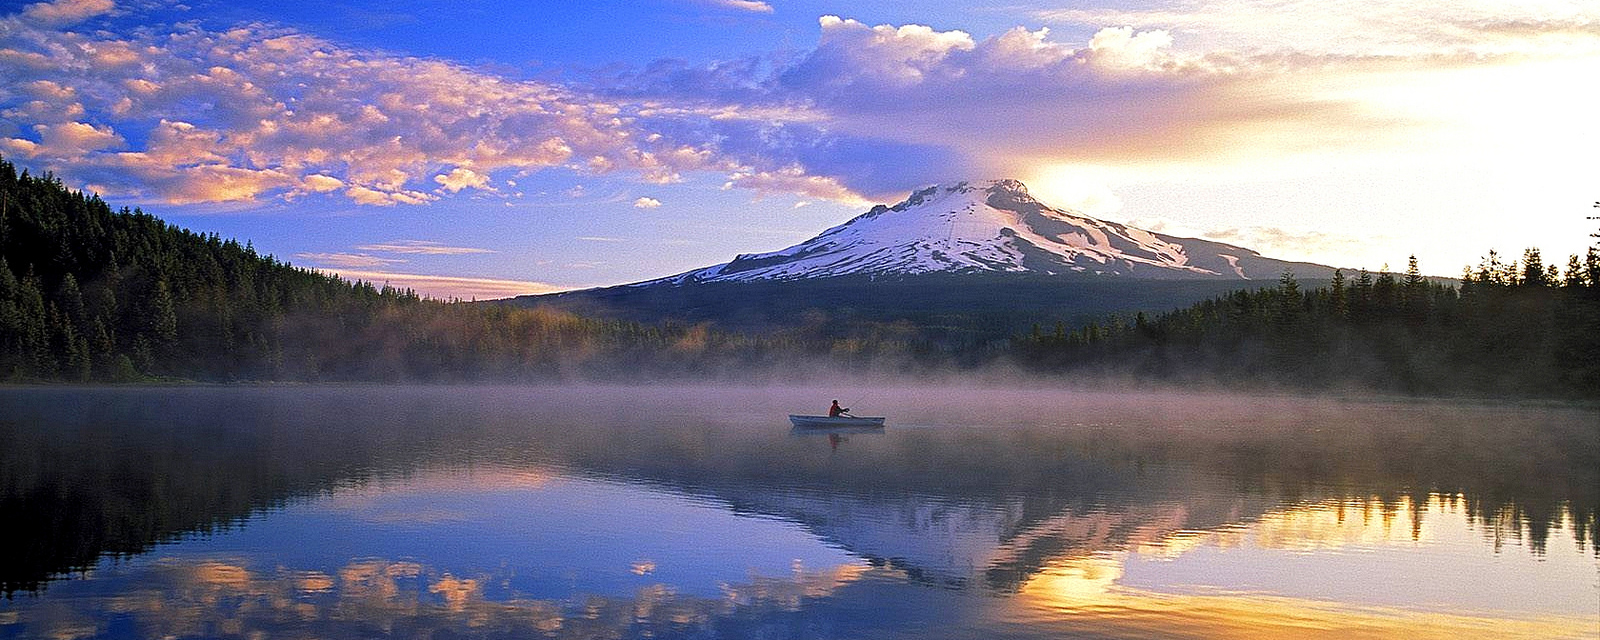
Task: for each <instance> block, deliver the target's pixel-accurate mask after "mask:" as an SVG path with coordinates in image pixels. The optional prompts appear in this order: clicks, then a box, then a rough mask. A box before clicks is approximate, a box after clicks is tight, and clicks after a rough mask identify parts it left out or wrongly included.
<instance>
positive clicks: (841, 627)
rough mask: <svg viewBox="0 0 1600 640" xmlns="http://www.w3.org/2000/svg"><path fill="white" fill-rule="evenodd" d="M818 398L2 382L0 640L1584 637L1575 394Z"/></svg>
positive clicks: (1592, 439)
mask: <svg viewBox="0 0 1600 640" xmlns="http://www.w3.org/2000/svg"><path fill="white" fill-rule="evenodd" d="M816 395H823V396H825V395H828V394H827V393H815V392H809V391H806V390H797V391H793V392H787V391H776V390H743V391H739V392H737V393H735V392H730V391H727V390H709V391H705V390H684V389H627V390H618V389H442V388H422V389H401V388H355V389H323V388H305V389H203V388H185V389H162V390H136V389H111V390H62V389H29V390H10V391H6V392H5V393H4V394H0V522H6V523H15V524H14V525H12V526H8V527H6V529H5V531H4V534H3V535H4V536H5V538H4V539H3V540H0V544H3V545H4V546H3V548H4V549H6V550H8V551H7V552H6V553H0V583H3V587H4V589H5V590H6V591H7V593H8V594H11V593H12V592H14V591H19V590H20V591H22V592H24V593H23V594H21V595H16V596H14V597H15V598H16V599H14V600H11V601H9V602H5V603H0V637H9V636H27V637H31V636H44V635H49V636H56V637H90V636H97V635H99V636H113V637H160V636H167V635H176V636H184V635H199V636H215V635H235V634H238V635H250V634H252V633H266V634H269V635H282V634H289V635H308V636H317V637H343V636H353V635H371V634H372V633H382V634H394V635H424V634H432V633H434V632H449V633H455V634H463V635H471V636H502V635H548V636H557V637H571V636H589V635H607V636H619V635H620V636H630V637H632V636H644V635H657V636H660V635H667V636H673V635H724V636H743V635H750V634H765V635H770V636H778V637H819V636H822V637H829V636H849V635H862V634H869V633H870V634H880V633H886V632H889V631H893V632H894V633H907V634H911V635H923V636H927V635H936V636H945V637H972V636H984V635H996V634H1003V635H1013V636H1040V637H1049V636H1052V635H1060V634H1062V633H1071V634H1076V635H1107V636H1129V635H1133V636H1138V635H1189V636H1199V637H1214V636H1244V637H1248V636H1251V635H1261V636H1283V635H1301V634H1302V633H1303V634H1307V635H1315V633H1326V634H1328V635H1355V636H1359V635H1370V636H1383V635H1398V634H1399V633H1400V632H1401V631H1402V630H1406V629H1407V628H1408V627H1410V626H1413V625H1417V626H1423V627H1426V628H1427V632H1428V633H1435V632H1437V634H1438V635H1441V636H1442V635H1446V634H1453V635H1455V636H1456V637H1460V636H1462V635H1463V634H1464V635H1467V636H1472V635H1480V636H1491V635H1492V636H1516V635H1519V634H1520V635H1523V636H1526V637H1561V636H1562V635H1572V636H1575V637H1583V636H1585V635H1592V632H1593V631H1594V630H1595V629H1594V627H1595V622H1596V619H1597V618H1596V616H1600V603H1597V601H1596V598H1595V594H1596V589H1597V588H1600V586H1597V584H1596V575H1597V573H1596V571H1597V567H1600V564H1597V561H1596V557H1597V555H1600V554H1597V551H1596V545H1595V540H1594V534H1593V532H1594V524H1595V505H1596V493H1597V492H1600V454H1597V449H1600V442H1597V432H1596V429H1597V427H1596V425H1597V424H1600V421H1597V420H1596V419H1595V417H1596V416H1595V414H1594V412H1593V411H1592V410H1585V409H1559V408H1557V409H1504V408H1494V407H1459V406H1442V405H1413V404H1406V403H1394V404H1365V403H1340V402H1332V401H1310V400H1305V401H1302V400H1284V399H1240V398H1224V397H1205V396H1200V397H1195V396H1142V397H1117V396H1096V395H1082V394H1071V395H1068V394H1060V393H1038V394H1031V395H1030V394H1028V393H1016V392H1012V393H1005V394H993V395H985V394H983V393H979V392H967V393H964V394H962V395H961V397H960V402H959V403H957V402H954V401H952V400H950V399H949V398H950V397H951V394H948V393H941V392H939V391H937V390H935V391H932V392H919V391H914V390H910V391H906V392H905V393H904V395H903V397H899V398H898V399H897V400H895V401H894V402H895V403H897V404H890V405H889V406H887V407H886V410H887V411H886V412H891V413H892V414H893V415H896V416H905V418H904V420H903V422H902V421H900V420H897V427H896V428H892V429H888V430H883V431H879V432H876V433H862V434H824V435H822V436H813V435H805V434H794V433H790V432H789V431H788V429H787V428H786V426H778V425H781V424H782V423H781V418H782V416H783V415H784V414H785V413H786V412H787V410H788V409H789V408H790V407H793V406H805V404H804V401H805V399H806V398H809V397H812V396H816ZM619 396H623V397H627V398H628V402H626V403H619V402H618V401H616V398H617V397H619ZM880 404H888V401H882V402H880ZM773 417H777V418H779V419H778V420H776V421H775V420H773V419H772V418H773ZM774 423H776V424H774ZM768 425H771V426H768ZM829 435H834V436H837V439H834V438H832V437H828V436H829ZM106 556H111V557H113V558H120V559H119V560H105V559H103V558H105V557H106ZM84 571H87V572H88V573H87V577H88V579H87V580H71V581H65V582H61V581H58V582H51V581H52V580H60V579H61V578H62V577H64V576H70V575H75V574H78V573H79V572H84ZM47 585H48V589H46V590H45V591H44V592H43V594H42V595H27V594H28V593H32V592H34V591H36V590H38V589H41V588H44V587H45V586H47ZM992 596H1000V597H998V598H996V597H992ZM1489 624H1494V625H1499V627H1495V628H1496V629H1499V631H1500V632H1496V633H1490V632H1489V629H1490V628H1491V627H1489V626H1485V625H1489ZM119 625H122V626H119ZM1340 632H1344V633H1342V634H1341V633H1340ZM1501 632H1503V633H1501ZM1415 635H1416V637H1423V636H1424V635H1425V634H1423V633H1420V632H1419V633H1418V634H1415Z"/></svg>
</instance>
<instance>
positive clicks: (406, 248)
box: [356, 240, 494, 256]
mask: <svg viewBox="0 0 1600 640" xmlns="http://www.w3.org/2000/svg"><path fill="white" fill-rule="evenodd" d="M356 249H359V250H361V251H378V252H382V253H415V254H422V255H430V256H456V255H465V254H472V253H494V251H493V250H490V249H482V248H478V247H454V246H450V245H447V244H444V243H442V242H436V241H433V240H394V241H391V242H375V243H372V244H363V245H360V246H357V247H356Z"/></svg>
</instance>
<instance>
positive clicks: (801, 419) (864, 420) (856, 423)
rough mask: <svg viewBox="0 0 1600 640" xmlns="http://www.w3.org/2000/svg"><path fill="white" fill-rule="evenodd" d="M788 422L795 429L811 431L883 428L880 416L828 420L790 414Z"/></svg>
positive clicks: (822, 417)
mask: <svg viewBox="0 0 1600 640" xmlns="http://www.w3.org/2000/svg"><path fill="white" fill-rule="evenodd" d="M789 422H791V423H793V424H794V426H795V427H796V428H801V429H811V428H824V429H826V428H828V427H881V426H883V418H882V417H881V416H880V417H867V416H861V417H856V416H839V417H837V418H830V417H828V416H797V415H793V414H790V415H789Z"/></svg>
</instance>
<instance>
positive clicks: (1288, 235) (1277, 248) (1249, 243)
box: [1202, 226, 1379, 256]
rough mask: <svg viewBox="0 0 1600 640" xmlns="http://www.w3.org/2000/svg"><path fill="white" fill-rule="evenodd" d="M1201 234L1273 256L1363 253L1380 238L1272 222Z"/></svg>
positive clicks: (1212, 230) (1213, 230) (1224, 228)
mask: <svg viewBox="0 0 1600 640" xmlns="http://www.w3.org/2000/svg"><path fill="white" fill-rule="evenodd" d="M1202 237H1204V238H1207V239H1210V240H1217V241H1221V242H1226V243H1229V244H1234V245H1239V246H1243V247H1248V248H1251V249H1255V250H1257V251H1260V252H1261V253H1262V254H1265V255H1272V256H1318V255H1320V256H1338V255H1356V254H1359V253H1362V251H1361V248H1362V246H1363V245H1367V244H1371V243H1372V242H1374V241H1377V240H1379V238H1377V237H1356V236H1348V235H1342V234H1336V233H1327V232H1323V231H1311V230H1304V229H1286V228H1283V227H1272V226H1250V227H1223V228H1217V229H1211V230H1209V231H1206V232H1205V233H1204V234H1203V236H1202Z"/></svg>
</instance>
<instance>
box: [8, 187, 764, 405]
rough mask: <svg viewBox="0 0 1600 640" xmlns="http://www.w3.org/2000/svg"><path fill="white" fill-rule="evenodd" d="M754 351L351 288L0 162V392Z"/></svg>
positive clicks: (534, 374)
mask: <svg viewBox="0 0 1600 640" xmlns="http://www.w3.org/2000/svg"><path fill="white" fill-rule="evenodd" d="M685 342H687V343H689V344H692V345H694V348H693V349H688V350H681V349H678V350H675V349H674V346H675V345H679V344H682V343H685ZM759 348H761V345H758V344H754V343H752V342H750V341H748V340H745V339H743V338H740V337H737V336H728V335H724V334H718V333H713V332H707V331H704V330H696V329H692V328H686V327H677V328H672V327H667V328H662V327H649V326H642V325H637V324H632V323H619V322H605V321H596V320H586V319H583V318H578V317H574V316H571V315H569V314H563V313H557V312H552V311H548V310H518V309H510V308H506V307H499V306H482V305H469V304H451V303H446V302H441V301H435V300H427V299H422V298H420V297H418V296H417V295H415V294H414V293H412V292H410V291H405V290H397V289H391V288H387V287H385V288H382V289H379V288H376V287H373V286H372V285H371V284H367V283H363V282H346V281H344V280H340V279H338V278H334V277H331V276H328V275H324V274H321V273H318V272H315V271H311V270H307V269H302V268H297V267H294V266H292V265H289V264H286V263H283V262H280V261H278V260H277V259H275V258H273V257H272V256H263V255H259V254H258V253H257V252H256V251H255V250H254V249H253V248H252V247H251V246H250V245H249V244H248V243H246V244H240V243H238V242H236V241H234V240H225V239H222V238H220V237H218V236H216V235H214V234H213V235H203V234H198V233H195V232H192V231H189V230H186V229H181V228H178V227H175V226H172V225H170V224H167V223H165V222H163V221H161V220H160V219H158V218H156V217H155V216H152V215H150V214H147V213H144V212H142V211H139V210H137V209H135V210H128V209H127V208H123V209H121V210H118V211H113V210H112V208H111V206H110V205H108V204H106V203H105V202H104V201H103V200H101V199H100V198H99V197H97V196H92V195H84V194H83V193H81V192H74V191H70V190H68V189H66V188H65V187H63V186H62V184H61V182H60V181H59V180H56V179H55V178H53V177H51V176H49V175H46V176H43V177H39V176H32V175H30V174H29V173H28V172H27V171H22V172H21V173H19V172H18V171H17V169H16V167H15V166H13V165H12V164H11V163H9V162H6V161H5V160H3V159H0V381H13V382H15V381H52V380H53V381H136V380H147V379H152V378H182V379H190V380H206V381H229V380H423V381H427V380H478V379H500V380H504V379H550V378H560V377H569V376H597V375H618V374H617V372H618V371H619V370H622V368H620V367H618V366H617V364H618V363H621V362H627V363H629V365H630V366H629V367H627V368H626V371H628V372H632V373H633V374H635V375H643V374H644V373H646V372H648V371H651V370H652V369H651V368H650V365H651V364H652V363H655V364H658V365H659V367H660V368H659V370H660V371H679V370H683V369H686V368H687V369H694V370H707V371H714V370H717V369H718V368H719V367H722V366H727V365H728V363H743V362H745V361H746V360H754V359H757V358H752V357H749V352H750V351H751V350H752V349H759Z"/></svg>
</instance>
